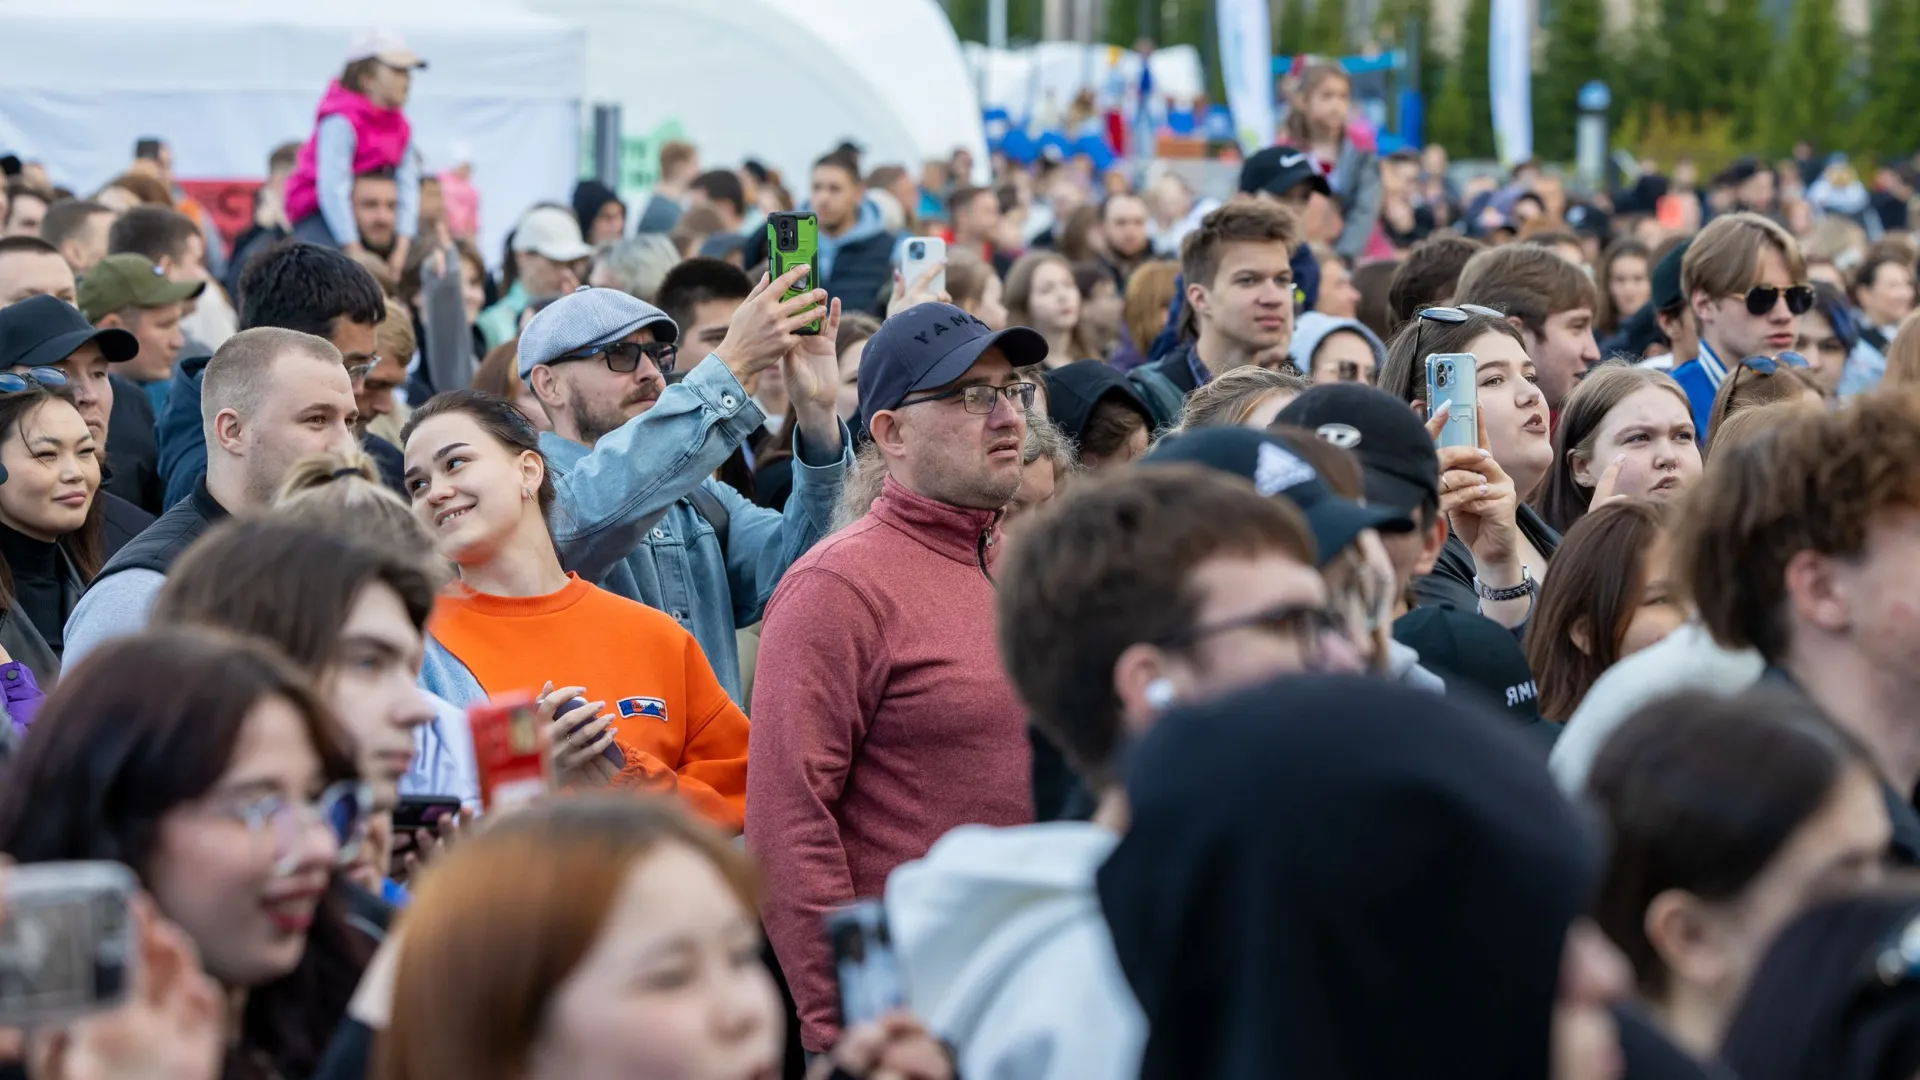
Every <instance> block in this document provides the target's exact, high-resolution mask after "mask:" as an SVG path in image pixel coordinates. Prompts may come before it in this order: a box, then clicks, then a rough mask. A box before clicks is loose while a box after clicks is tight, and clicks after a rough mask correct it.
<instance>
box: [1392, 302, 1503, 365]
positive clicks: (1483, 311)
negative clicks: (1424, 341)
mask: <svg viewBox="0 0 1920 1080" xmlns="http://www.w3.org/2000/svg"><path fill="white" fill-rule="evenodd" d="M1475 315H1482V316H1485V317H1487V318H1489V319H1504V318H1506V316H1505V315H1503V314H1501V313H1500V312H1498V311H1495V310H1494V309H1492V308H1490V307H1483V306H1482V305H1480V304H1461V305H1459V306H1458V307H1430V308H1421V309H1420V310H1419V311H1417V312H1415V313H1414V316H1413V317H1414V319H1415V320H1416V321H1415V322H1414V324H1413V357H1414V359H1415V360H1416V361H1418V360H1419V359H1420V357H1421V356H1422V355H1423V354H1422V353H1421V352H1420V331H1421V330H1422V329H1424V328H1425V327H1426V325H1427V323H1428V322H1429V321H1432V322H1437V323H1446V324H1447V325H1448V326H1459V325H1460V324H1461V323H1463V322H1466V321H1467V320H1468V319H1471V318H1473V317H1474V316H1475Z"/></svg>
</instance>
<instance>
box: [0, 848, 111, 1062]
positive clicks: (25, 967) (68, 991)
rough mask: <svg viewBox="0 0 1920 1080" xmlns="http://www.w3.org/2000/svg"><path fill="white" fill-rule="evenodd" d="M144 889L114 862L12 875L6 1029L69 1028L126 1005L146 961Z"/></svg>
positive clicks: (1, 1018) (2, 974)
mask: <svg viewBox="0 0 1920 1080" xmlns="http://www.w3.org/2000/svg"><path fill="white" fill-rule="evenodd" d="M138 889H139V884H138V882H137V881H136V880H135V878H134V876H133V871H131V870H129V869H127V868H126V867H124V866H122V865H120V864H119V863H115V862H49V863H30V864H28V865H25V866H16V867H13V868H12V869H10V870H8V871H7V877H6V885H5V888H4V889H3V890H0V896H3V897H4V901H0V902H3V903H4V905H5V910H4V914H3V915H0V1027H5V1028H21V1029H24V1028H31V1027H40V1026H51V1025H58V1024H65V1023H68V1022H70V1021H73V1020H76V1019H78V1018H80V1017H83V1016H90V1015H92V1014H94V1013H98V1012H105V1011H107V1010H109V1009H113V1008H116V1007H118V1006H119V1005H120V1004H121V1003H123V1002H124V1001H125V1000H126V998H127V995H128V993H129V991H130V990H131V987H132V985H133V965H134V964H135V963H136V962H137V958H138V956H139V953H140V943H139V940H138V930H137V928H136V926H135V923H134V919H133V911H132V904H133V896H134V893H135V892H136V891H137V890H138Z"/></svg>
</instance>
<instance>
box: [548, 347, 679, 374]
mask: <svg viewBox="0 0 1920 1080" xmlns="http://www.w3.org/2000/svg"><path fill="white" fill-rule="evenodd" d="M596 356H604V357H606V360H607V370H608V371H611V372H613V373H614V374H616V375H630V374H632V373H633V372H636V371H638V370H640V358H641V357H643V356H644V357H646V358H647V359H649V360H651V361H653V366H654V369H655V370H657V371H658V372H660V374H662V375H670V374H672V373H673V364H674V361H675V360H677V359H678V358H679V356H680V347H679V346H678V345H675V344H673V343H671V342H666V341H640V342H635V341H616V342H614V343H613V344H611V345H602V346H600V347H599V348H596V349H593V350H592V351H590V352H583V353H576V354H574V355H573V356H562V357H559V358H558V359H555V360H551V361H548V363H550V364H559V363H564V362H566V361H568V360H591V359H593V358H594V357H596Z"/></svg>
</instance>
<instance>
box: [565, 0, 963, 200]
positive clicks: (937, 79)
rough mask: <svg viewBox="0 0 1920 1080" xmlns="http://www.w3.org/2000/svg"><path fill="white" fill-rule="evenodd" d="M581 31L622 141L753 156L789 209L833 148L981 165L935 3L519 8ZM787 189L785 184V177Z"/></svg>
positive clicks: (597, 96)
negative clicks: (674, 127) (658, 133)
mask: <svg viewBox="0 0 1920 1080" xmlns="http://www.w3.org/2000/svg"><path fill="white" fill-rule="evenodd" d="M528 3H529V6H531V7H533V8H535V9H538V10H541V11H546V12H550V13H553V14H556V15H560V16H563V17H565V18H569V19H573V20H576V21H578V22H580V23H582V24H584V25H586V26H587V27H588V28H589V30H590V32H591V33H590V36H589V38H588V56H587V86H586V96H587V98H588V99H589V100H591V101H595V102H613V103H618V104H619V105H620V106H621V112H622V116H621V122H622V126H623V127H624V129H625V131H626V133H627V134H628V135H630V136H633V135H643V134H646V133H648V132H652V131H655V130H657V129H658V128H660V127H661V126H662V125H665V124H668V123H674V122H677V123H678V124H679V125H680V127H681V128H682V129H683V130H684V131H685V133H686V135H687V137H688V138H689V139H690V140H691V141H692V142H694V143H695V144H697V145H698V146H699V147H700V152H701V155H702V158H703V160H704V161H706V162H711V163H714V164H728V163H738V162H740V161H742V160H744V159H746V158H755V159H757V160H759V161H762V162H764V163H766V164H768V165H772V166H774V167H776V168H779V169H781V170H782V171H784V172H785V173H786V175H787V176H788V178H789V183H788V186H789V187H790V188H792V189H793V190H794V194H795V196H796V197H799V198H805V197H806V195H805V190H804V189H805V184H806V181H805V179H804V178H805V176H806V173H807V168H808V166H809V165H810V164H811V163H812V162H813V160H814V159H815V158H818V157H819V156H820V155H822V154H824V153H826V152H827V151H828V150H831V149H832V148H833V147H834V146H836V145H838V144H839V143H840V142H841V141H842V140H844V139H852V140H853V141H855V142H857V143H859V144H860V145H861V146H862V147H863V148H864V149H865V150H866V154H865V157H864V161H865V163H866V164H868V165H869V166H871V165H881V164H887V163H893V164H900V165H906V166H908V167H909V168H910V169H911V170H913V171H916V172H917V169H914V167H915V166H917V165H918V164H919V163H920V162H922V161H924V160H927V159H930V158H945V157H946V156H947V155H949V154H951V153H953V151H954V150H955V149H956V148H960V147H965V148H967V149H968V150H970V151H972V153H973V156H974V160H975V161H976V162H979V163H981V164H982V165H983V166H984V164H985V162H986V151H985V144H984V141H983V137H982V134H981V124H980V106H979V102H978V99H977V98H976V96H975V94H974V86H973V82H972V80H971V78H970V77H969V75H968V73H967V68H966V64H965V61H964V59H963V58H962V56H961V53H960V43H959V41H958V40H957V39H956V38H955V37H954V33H953V26H952V24H951V23H950V22H949V21H948V19H947V16H946V13H945V12H944V11H942V10H941V8H940V5H939V4H938V3H936V2H935V0H528ZM795 178H799V181H798V186H797V187H796V186H795V184H794V179H795Z"/></svg>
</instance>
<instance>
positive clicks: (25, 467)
mask: <svg viewBox="0 0 1920 1080" xmlns="http://www.w3.org/2000/svg"><path fill="white" fill-rule="evenodd" d="M66 382H67V379H66V376H65V375H64V374H62V373H61V372H60V371H58V370H56V369H54V368H34V369H33V370H31V371H28V372H26V373H25V374H14V373H12V372H7V373H0V602H3V603H4V604H5V610H6V614H5V616H4V621H0V646H3V647H4V649H5V653H6V656H7V657H8V658H10V659H13V660H18V661H19V662H20V663H21V664H24V665H25V666H26V669H27V670H28V671H30V672H31V673H32V676H33V678H36V679H38V680H39V681H40V682H42V683H45V684H47V685H52V684H53V682H54V680H55V679H57V678H58V677H59V675H60V657H61V654H62V652H63V651H64V648H63V646H64V637H63V634H64V631H65V627H66V623H67V616H68V615H71V614H72V613H73V608H74V605H75V604H77V603H79V602H80V594H81V593H82V592H84V591H86V587H87V582H88V581H90V580H92V579H93V575H94V574H96V573H98V572H99V570H100V563H101V561H102V559H101V550H100V545H101V540H100V527H101V522H100V516H101V513H102V511H103V509H104V507H103V500H102V499H101V498H100V497H99V496H100V472H101V469H100V465H101V461H102V459H103V458H104V456H105V452H106V450H105V447H103V446H100V445H98V444H97V443H96V442H95V441H94V438H93V435H92V433H91V432H90V431H89V430H88V428H87V423H86V420H85V419H83V418H82V417H81V415H80V410H79V408H78V407H77V406H76V405H75V404H74V401H73V395H72V394H71V393H70V392H69V391H68V389H67V386H66ZM8 671H11V672H13V673H12V674H5V673H6V672H8ZM22 678H23V675H22V673H20V672H19V671H18V669H17V668H14V667H13V666H12V665H11V664H8V665H5V666H4V667H0V680H4V682H5V684H6V685H5V690H6V692H7V696H8V698H9V706H10V711H14V719H15V721H16V722H19V721H20V720H21V715H20V713H19V712H18V711H15V710H12V708H11V706H12V704H13V702H12V699H13V696H14V689H15V686H16V685H17V684H19V683H20V680H21V679H22Z"/></svg>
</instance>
